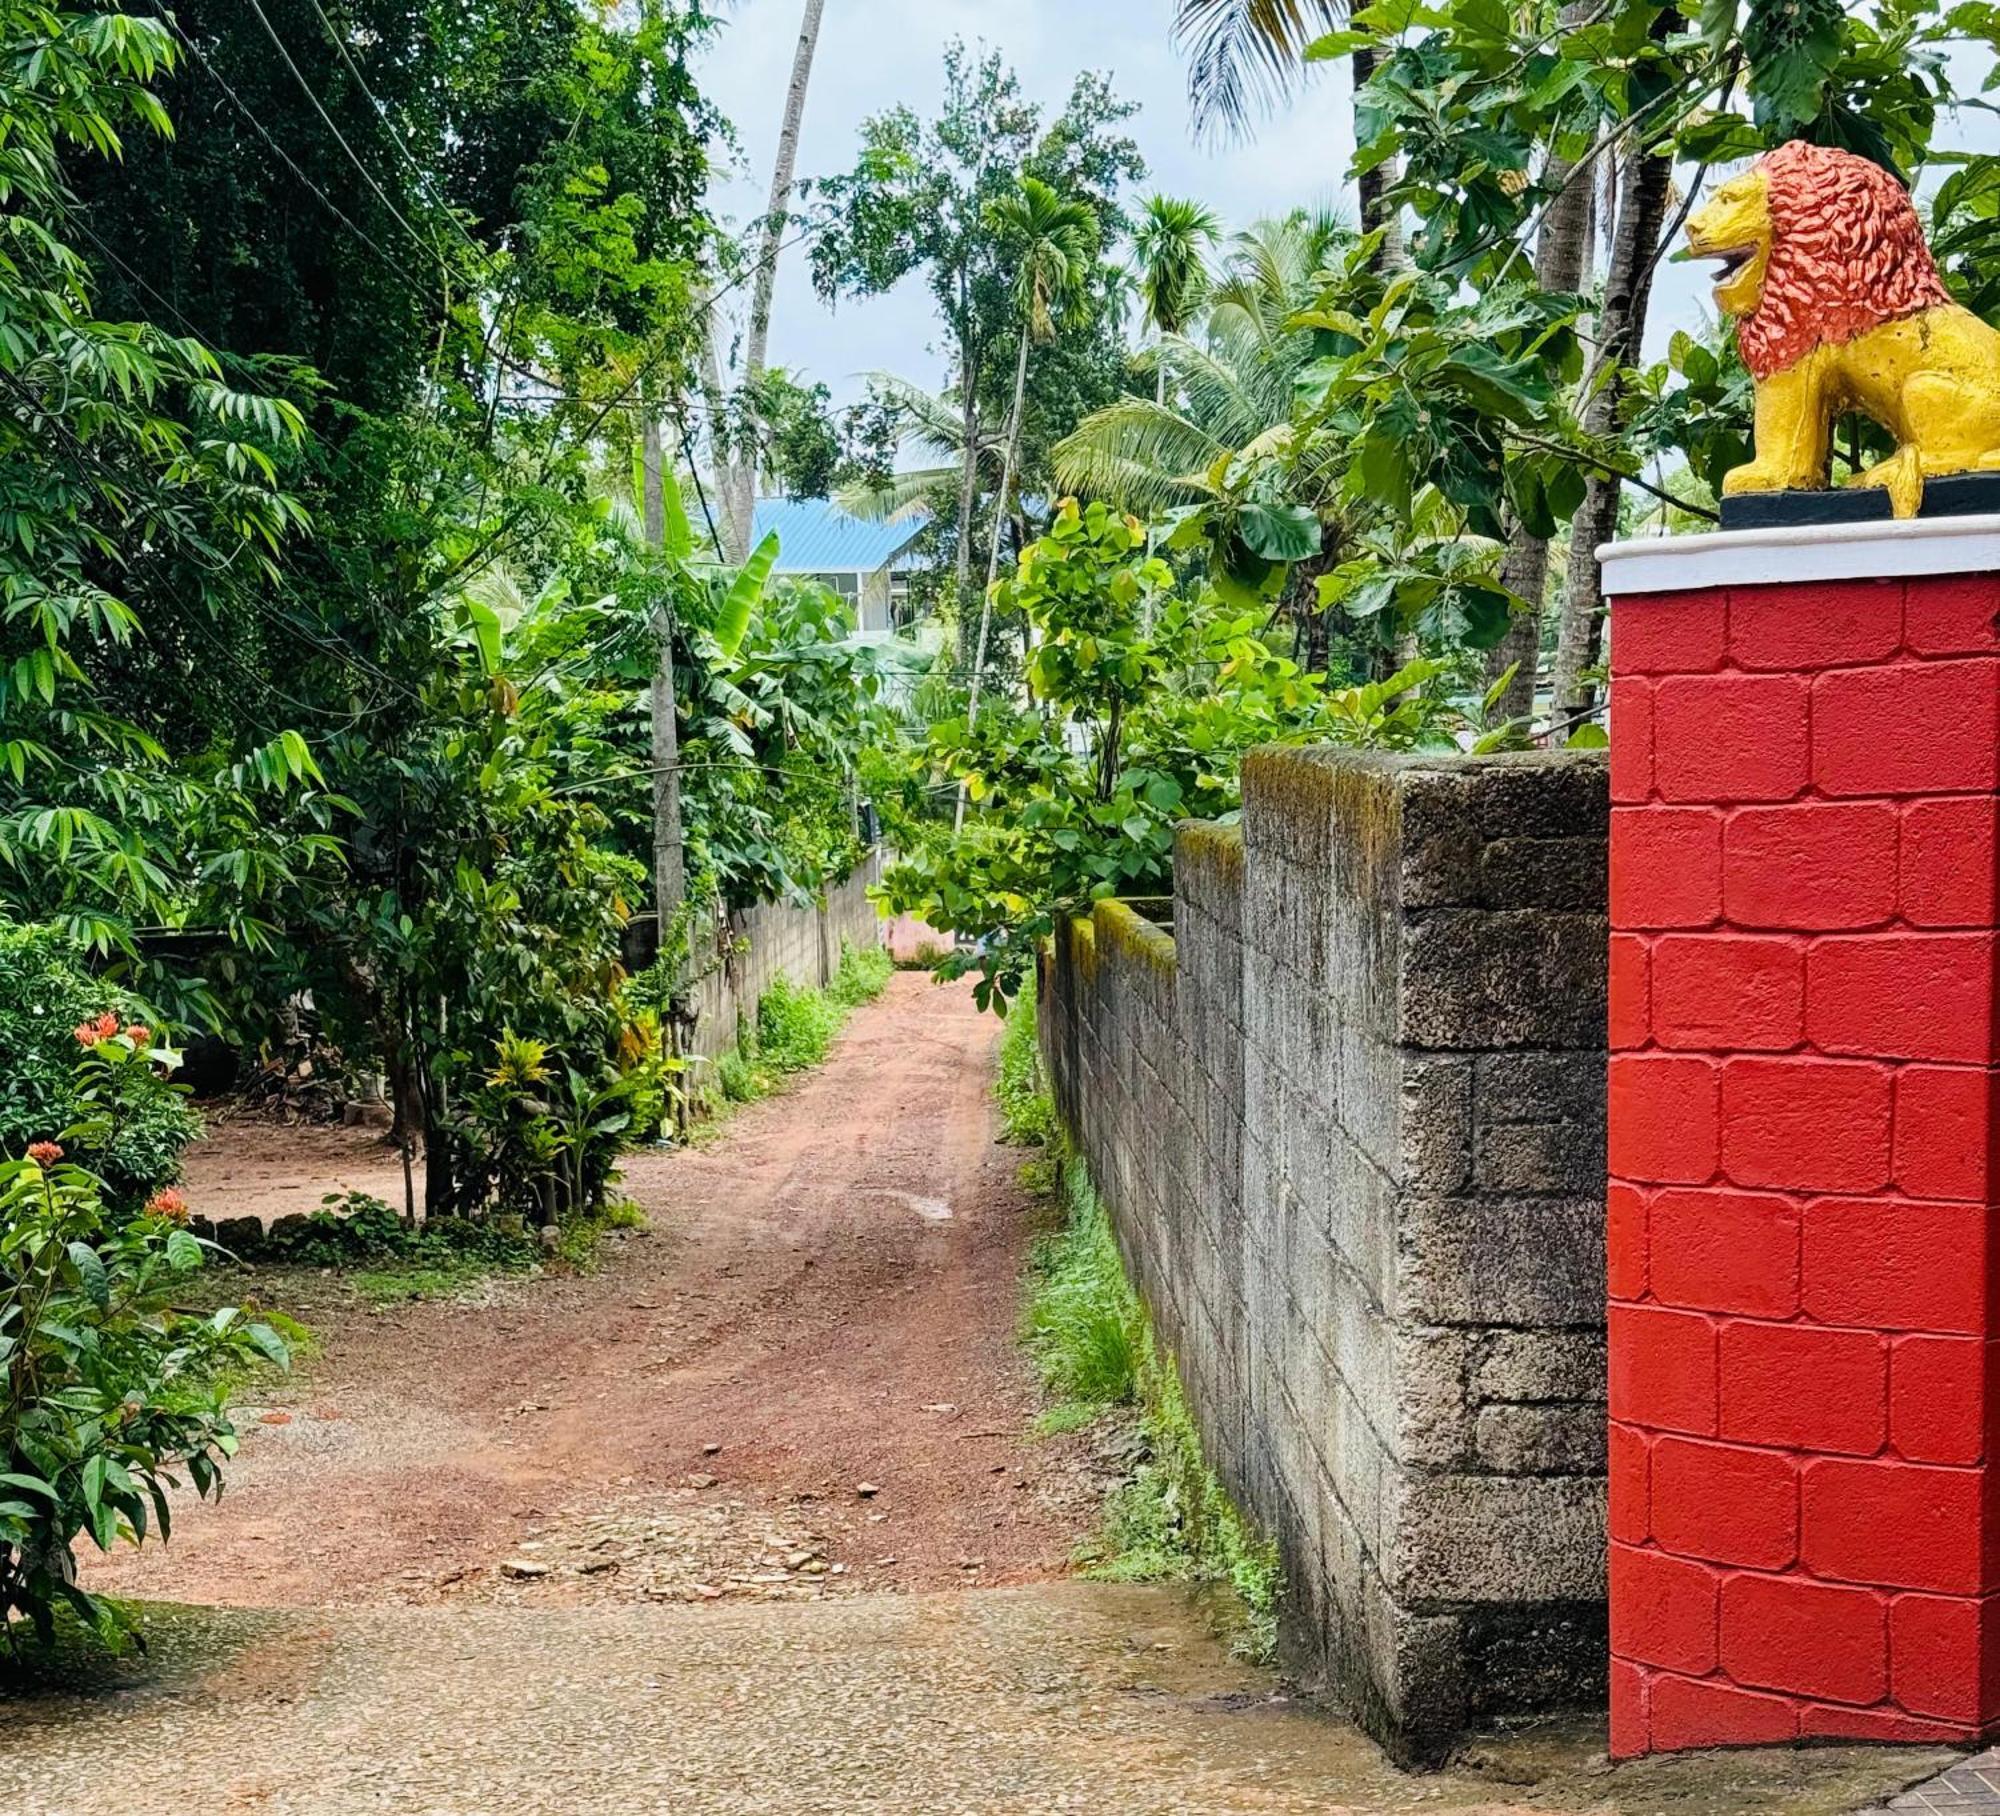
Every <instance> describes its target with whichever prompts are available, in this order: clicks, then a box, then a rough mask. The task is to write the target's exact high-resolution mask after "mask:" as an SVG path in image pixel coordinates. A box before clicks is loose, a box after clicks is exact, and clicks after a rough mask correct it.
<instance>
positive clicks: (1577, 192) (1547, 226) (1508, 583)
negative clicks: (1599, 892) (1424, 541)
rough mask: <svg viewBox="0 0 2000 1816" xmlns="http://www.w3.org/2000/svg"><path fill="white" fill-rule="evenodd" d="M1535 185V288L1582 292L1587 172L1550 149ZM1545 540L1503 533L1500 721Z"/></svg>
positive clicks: (1534, 629) (1489, 669)
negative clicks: (1538, 214) (1508, 612)
mask: <svg viewBox="0 0 2000 1816" xmlns="http://www.w3.org/2000/svg"><path fill="white" fill-rule="evenodd" d="M1589 12H1590V0H1568V3H1567V4H1566V5H1565V6H1564V8H1563V12H1562V20H1561V23H1562V24H1563V25H1564V26H1566V27H1570V28H1572V29H1573V28H1575V27H1577V26H1580V25H1582V24H1583V23H1584V22H1585V20H1586V19H1587V18H1588V16H1589ZM1542 186H1543V187H1544V188H1545V189H1550V190H1553V191H1554V198H1553V200H1551V201H1550V202H1549V204H1548V209H1547V212H1546V213H1545V214H1544V215H1543V217H1542V224H1541V226H1540V227H1539V228H1537V229H1536V232H1535V282H1536V283H1537V284H1539V285H1540V286H1541V287H1542V289H1544V290H1546V291H1551V292H1554V293H1556V294H1558V295H1561V294H1565V293H1570V292H1576V291H1581V290H1582V289H1583V288H1584V278H1585V274H1586V273H1587V271H1588V270H1589V266H1590V250H1591V239H1592V234H1591V215H1592V203H1593V201H1594V200H1595V197H1596V182H1595V176H1594V173H1593V172H1592V170H1591V169H1590V167H1589V166H1587V165H1586V166H1585V167H1584V168H1583V169H1581V170H1579V169H1577V168H1576V166H1575V164H1574V163H1573V161H1572V160H1571V159H1570V158H1568V157H1566V156H1565V155H1564V152H1563V150H1562V148H1561V147H1560V146H1558V145H1553V144H1552V145H1551V146H1550V147H1549V149H1548V152H1547V154H1546V157H1545V161H1544V165H1543V171H1542ZM1548 576H1549V539H1548V537H1546V536H1541V535H1537V534H1536V533H1535V530H1534V528H1533V527H1532V526H1530V525H1529V524H1528V523H1526V522H1524V521H1523V520H1522V519H1521V518H1520V517H1519V516H1518V515H1515V516H1514V517H1513V519H1512V522H1511V523H1510V525H1509V527H1508V533H1507V557H1506V559H1505V560H1504V561H1503V562H1502V563H1501V566H1500V578H1501V583H1502V584H1503V585H1504V586H1505V587H1506V588H1507V590H1508V591H1509V592H1510V593H1512V594H1513V595H1514V596H1515V598H1517V599H1518V600H1520V601H1521V602H1522V603H1521V606H1520V607H1519V608H1517V610H1516V614H1515V618H1514V622H1513V624H1511V625H1510V626H1509V627H1508V631H1507V635H1506V636H1505V637H1503V638H1502V639H1501V640H1500V641H1499V642H1498V643H1496V644H1495V645H1494V646H1493V648H1492V650H1491V651H1489V652H1488V655H1487V661H1486V680H1487V683H1488V685H1489V686H1493V687H1499V688H1500V693H1499V695H1498V696H1497V698H1496V701H1495V706H1496V709H1497V710H1498V711H1499V712H1500V714H1501V715H1502V716H1503V717H1505V718H1513V719H1527V718H1529V717H1531V716H1532V715H1533V713H1534V710H1535V687H1536V682H1537V680H1538V679H1539V674H1540V666H1541V657H1542V602H1543V597H1544V595H1545V594H1546V593H1547V591H1548Z"/></svg>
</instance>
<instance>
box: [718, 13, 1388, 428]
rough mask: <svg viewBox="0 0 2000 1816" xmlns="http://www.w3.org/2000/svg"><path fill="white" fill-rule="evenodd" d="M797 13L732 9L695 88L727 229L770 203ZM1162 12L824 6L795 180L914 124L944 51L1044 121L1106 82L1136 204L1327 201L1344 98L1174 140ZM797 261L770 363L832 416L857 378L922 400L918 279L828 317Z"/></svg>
mask: <svg viewBox="0 0 2000 1816" xmlns="http://www.w3.org/2000/svg"><path fill="white" fill-rule="evenodd" d="M799 14H800V0H739V4H738V5H737V6H736V7H735V8H734V9H733V11H732V12H731V13H730V14H729V15H728V17H727V19H726V21H725V23H724V24H723V26H722V27H721V30H720V32H719V34H718V36H717V39H716V41H715V43H714V45H713V46H712V47H711V48H710V49H709V51H708V52H707V53H706V54H705V55H704V57H703V59H702V61H701V64H700V66H699V72H698V73H699V76H700V80H701V83H702V87H703V90H704V92H705V93H706V94H707V95H708V97H709V99H710V100H711V101H712V102H714V104H715V105H716V106H717V107H718V108H720V109H721V111H722V113H723V114H724V115H725V116H726V117H727V118H728V119H729V120H730V121H731V123H732V124H733V125H734V126H735V128H736V134H737V137H738V139H739V141H740V143H741V146H742V152H743V158H744V162H745V165H746V167H747V170H746V173H744V174H741V175H738V176H736V177H735V178H734V180H729V179H727V178H724V177H722V175H721V173H718V178H719V180H718V182H717V184H716V187H715V191H714V198H713V199H714V204H715V206H716V207H717V209H718V210H720V211H722V212H723V213H725V214H726V215H727V216H728V217H729V218H730V219H731V220H732V221H734V222H735V223H738V224H740V223H742V222H743V221H745V220H750V219H754V218H755V217H756V216H757V215H758V214H759V213H760V212H761V211H762V209H763V207H764V204H765V198H766V197H767V195H768V194H769V191H770V183H771V160H772V157H773V156H774V155H775V153H776V150H777V143H778V126H779V123H780V119H781V116H782V114H783V111H784V100H785V88H786V85H787V83H788V82H789V80H790V78H791V68H792V53H793V51H794V50H795V48H796V47H797V44H798V35H799ZM1167 17H1168V7H1167V0H984V4H975V3H974V0H826V18H825V24H824V26H823V27H822V29H821V33H820V42H819V55H818V58H817V59H816V61H815V62H814V65H813V76H812V86H811V87H810V88H809V89H808V91H807V95H806V115H805V129H804V132H803V133H802V134H801V136H800V142H799V174H800V175H801V176H820V175H828V174H831V173H833V172H835V171H840V170H845V169H846V168H847V167H848V166H849V165H851V164H852V163H853V161H854V151H855V146H856V143H857V138H856V133H857V129H858V128H859V127H860V125H861V122H862V121H863V120H864V119H866V118H867V117H868V116H869V115H870V114H874V113H879V112H881V111H882V110H883V109H884V108H888V107H893V106H895V105H896V104H897V103H898V102H907V103H908V104H909V105H910V106H912V107H914V108H915V109H916V110H917V111H918V113H920V114H922V115H924V116H926V117H928V116H929V115H930V114H931V113H933V112H934V111H935V109H936V106H937V103H938V100H939V98H940V95H941V93H942V90H943V74H942V70H943V53H944V47H945V44H946V43H947V42H948V41H949V40H950V39H952V38H954V37H958V38H963V39H964V40H965V41H966V42H967V43H968V44H973V45H976V44H979V43H982V42H983V43H986V44H989V45H991V46H993V47H994V48H995V49H997V50H999V51H1001V52H1003V53H1004V54H1005V56H1006V57H1007V58H1008V60H1009V61H1010V62H1011V63H1012V64H1013V66H1014V68H1015V70H1016V71H1017V72H1018V73H1019V75H1020V78H1021V85H1022V88H1023V90H1024V91H1025V92H1026V94H1027V96H1028V98H1029V99H1030V100H1033V101H1036V102H1038V103H1040V104H1041V106H1042V108H1043V112H1044V117H1045V118H1046V117H1049V116H1052V115H1054V114H1055V113H1057V112H1059V111H1060V110H1061V107H1062V104H1063V102H1064V100H1065V99H1066V98H1067V96H1068V93H1069V87H1070V83H1071V81H1072V80H1073V79H1074V77H1075V74H1076V72H1077V71H1078V70H1079V69H1082V68H1093V69H1101V70H1105V71H1107V72H1108V73H1109V74H1110V76H1111V78H1112V86H1113V88H1114V90H1115V92H1116V93H1118V94H1119V95H1121V96H1123V97H1124V98H1125V99H1127V100H1130V101H1136V102H1138V103H1139V104H1140V108H1141V111H1140V113H1139V115H1138V117H1137V118H1136V119H1134V120H1133V121H1132V122H1131V123H1130V124H1129V126H1128V127H1127V129H1126V130H1127V131H1128V132H1130V133H1131V134H1132V136H1133V137H1134V138H1135V139H1137V140H1138V142H1139V148H1140V150H1141V152H1142V153H1143V154H1144V156H1145V159H1146V163H1147V166H1148V169H1149V175H1148V177H1147V179H1146V185H1145V188H1146V190H1147V191H1149V192H1150V191H1152V190H1164V191H1166V192H1167V193H1169V194H1173V195H1193V196H1198V197H1199V198H1200V199H1201V200H1203V201H1205V202H1207V203H1208V205H1209V206H1210V207H1211V208H1213V209H1215V210H1216V211H1217V213H1219V214H1220V215H1221V216H1222V217H1223V219H1224V221H1225V222H1226V223H1228V224H1229V225H1230V226H1232V227H1233V226H1240V225H1245V224H1247V223H1249V222H1250V221H1253V220H1255V219H1257V218H1258V217H1259V216H1260V215H1264V214H1271V213H1282V212H1285V211H1286V210H1289V209H1291V208H1294V207H1297V206H1299V205H1300V204H1302V203H1310V202H1313V201H1316V200H1323V199H1329V198H1341V199H1343V201H1344V205H1345V207H1346V209H1347V211H1348V212H1349V213H1350V214H1352V212H1353V202H1352V198H1351V197H1344V196H1343V185H1342V183H1341V178H1340V173H1341V172H1342V171H1343V170H1345V169H1346V167H1347V161H1348V158H1349V156H1350V154H1351V152H1352V149H1353V137H1354V135H1353V131H1352V128H1351V126H1350V124H1349V121H1348V117H1347V110H1348V104H1347V96H1346V91H1345V87H1344V85H1342V84H1341V83H1339V81H1338V79H1337V78H1335V77H1332V76H1331V75H1328V74H1318V73H1315V74H1314V75H1312V76H1310V77H1309V78H1308V83H1307V86H1306V88H1305V90H1304V91H1303V92H1302V94H1301V95H1300V97H1299V98H1298V99H1297V100H1296V101H1295V102H1294V103H1293V105H1292V106H1291V107H1289V108H1287V109H1286V110H1285V111H1284V112H1283V113H1281V114H1279V115H1277V116H1275V117H1274V118H1272V119H1271V120H1269V121H1267V122H1265V123H1263V125H1262V126H1261V127H1260V129H1259V131H1258V132H1257V135H1256V137H1255V139H1254V140H1253V141H1252V142H1250V143H1248V144H1240V145H1221V146H1206V145H1197V144H1196V143H1195V142H1194V140H1193V139H1192V137H1191V136H1190V133H1189V130H1188V110H1187V77H1186V71H1185V69H1184V67H1183V65H1182V63H1181V60H1180V57H1179V55H1178V54H1177V53H1176V52H1175V50H1174V48H1173V46H1172V44H1171V42H1170V41H1169V37H1168V30H1167ZM800 250H801V249H794V250H793V251H791V252H789V253H788V254H787V255H786V257H785V261H784V263H783V264H782V265H781V266H780V267H779V272H778V295H777V305H776V308H775V310H774V312H773V315H772V323H771V358H772V361H773V363H775V364H778V365H782V366H784V367H786V368H787V369H788V370H790V371H791V372H792V373H793V374H794V375H795V376H798V377H803V378H805V379H806V380H808V381H813V380H817V381H819V382H821V383H824V384H825V385H826V386H827V387H828V388H829V389H830V390H831V391H832V393H833V398H834V402H835V403H836V405H839V404H845V403H851V402H855V401H858V400H859V398H860V397H861V395H862V393H863V391H864V390H865V375H866V374H867V373H868V372H870V371H874V370H882V371H891V372H895V373H898V374H900V375H901V376H903V377H905V378H910V379H915V380H917V381H919V382H922V383H926V384H930V385H932V386H936V385H939V384H942V382H943V380H944V376H945V361H944V358H943V356H942V354H941V353H940V352H939V351H938V350H937V349H938V346H939V339H940V336H939V329H938V325H937V323H936V321H935V320H934V318H933V316H932V314H931V307H930V299H929V296H928V293H927V292H926V291H925V290H924V287H923V284H922V281H921V280H920V279H915V278H913V279H910V280H907V281H906V282H905V283H903V284H902V285H901V286H899V288H898V289H897V290H896V291H894V292H893V293H892V294H890V295H889V296H886V297H878V298H868V299H864V300H862V301H858V302H854V301H848V302H843V303H842V304H841V305H840V307H839V310H838V312H833V311H829V310H828V309H827V308H826V306H825V305H824V304H822V303H821V302H820V300H819V298H818V297H817V296H816V295H815V294H814V293H813V288H812V283H811V280H810V277H809V275H808V273H807V270H806V263H805V260H804V258H803V257H801V256H800Z"/></svg>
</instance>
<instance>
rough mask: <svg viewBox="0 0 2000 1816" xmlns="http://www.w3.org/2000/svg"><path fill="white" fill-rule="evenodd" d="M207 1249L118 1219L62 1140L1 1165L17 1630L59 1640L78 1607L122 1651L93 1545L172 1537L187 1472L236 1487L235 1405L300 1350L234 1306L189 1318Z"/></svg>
mask: <svg viewBox="0 0 2000 1816" xmlns="http://www.w3.org/2000/svg"><path fill="white" fill-rule="evenodd" d="M203 1250H204V1245H203V1244H202V1243H200V1242H199V1241H197V1240H196V1239H195V1238H194V1237H193V1236H191V1235H189V1234H188V1232H187V1231H186V1230H185V1229H183V1228H181V1227H180V1225H179V1223H178V1222H176V1221H175V1220H174V1218H173V1216H172V1215H170V1214H165V1207H163V1214H160V1215H154V1214H152V1213H150V1212H148V1213H146V1214H143V1215H140V1216H138V1217H132V1218H127V1219H122V1220H121V1219H118V1218H115V1217H113V1216H112V1214H111V1213H110V1212H109V1211H108V1210H107V1208H106V1206H105V1204H104V1201H103V1197H102V1193H101V1189H100V1187H99V1183H98V1181H97V1179H96V1178H95V1177H94V1176H93V1175H91V1174H90V1173H88V1172H86V1171H84V1169H83V1168H81V1167H79V1166H77V1165H75V1164H74V1163H73V1162H71V1161H68V1160H66V1159H65V1158H64V1154H63V1149H62V1148H61V1147H60V1146H58V1145H56V1144H53V1143H41V1144H37V1145H36V1146H35V1147H34V1148H33V1149H32V1150H31V1151H30V1153H29V1155H28V1156H27V1157H26V1158H21V1159H13V1160H8V1161H6V1162H4V1163H0V1464H3V1465H4V1468H0V1633H4V1636H5V1638H6V1640H7V1641H8V1642H9V1643H10V1644H11V1643H16V1641H17V1628H16V1623H17V1621H20V1620H25V1621H26V1622H27V1623H28V1624H29V1625H30V1626H31V1627H33V1628H34V1629H35V1631H36V1632H37V1633H38V1634H39V1635H40V1637H41V1638H42V1639H44V1640H45V1641H46V1640H47V1638H48V1637H49V1634H50V1632H51V1627H52V1621H53V1616H54V1613H55V1611H56V1610H57V1609H58V1608H59V1607H66V1608H67V1609H68V1610H69V1611H70V1612H71V1613H73V1614H74V1615H75V1616H76V1617H77V1618H78V1619H79V1620H80V1621H82V1622H83V1623H84V1624H85V1625H86V1626H87V1627H88V1628H89V1629H90V1630H92V1631H93V1632H94V1633H96V1634H97V1635H98V1636H99V1637H100V1638H102V1639H104V1640H107V1641H113V1642H116V1641H117V1640H119V1639H120V1638H122V1637H123V1635H124V1634H125V1632H126V1629H127V1627H128V1617H127V1616H126V1614H125V1612H124V1611H123V1610H122V1609H121V1608H119V1607H118V1606H117V1605H116V1604H114V1603H110V1602H107V1601H103V1600H101V1599H99V1598H96V1597H93V1596H91V1595H89V1594H88V1593H87V1592H86V1591H84V1590H83V1589H82V1588H80V1587H79V1586H78V1584H77V1581H76V1544H77V1541H78V1540H79V1538H84V1537H87V1538H89V1539H90V1541H91V1542H92V1543H93V1544H95V1545H96V1546H97V1548H98V1549H99V1550H100V1551H109V1550H110V1549H111V1547H112V1546H113V1545H114V1544H116V1543H117V1542H118V1540H119V1539H120V1538H127V1539H130V1540H131V1541H133V1542H134V1543H140V1542H143V1541H144V1540H145V1538H146V1537H147V1536H148V1535H149V1533H155V1532H156V1533H157V1534H158V1536H159V1537H160V1538H161V1539H162V1540H164V1539H165V1538H166V1537H167V1536H168V1532H169V1530H170V1525H171V1513H170V1509H169V1506H168V1500H167V1491H168V1489H169V1488H172V1487H176V1486H178V1485H179V1482H180V1479H181V1476H182V1475H183V1474H185V1476H186V1479H187V1481H188V1482H189V1483H190V1484H191V1485H192V1486H193V1488H194V1490H195V1492H196V1493H197V1494H200V1495H203V1496H207V1495H211V1494H216V1493H219V1492H220V1490H221V1473H220V1472H221V1466H222V1464H223V1462H224V1461H225V1460H226V1459H227V1458H228V1457H229V1456H231V1455H233V1454H234V1452H235V1448H236V1433H235V1429H234V1427H233V1426H232V1425H231V1423H230V1419H229V1413H228V1405H227V1397H228V1381H229V1379H230V1377H231V1376H232V1374H233V1373H234V1372H235V1371H237V1370H240V1369H241V1368H243V1367H244V1366H246V1365H247V1364H248V1363H249V1362H250V1361H251V1360H252V1359H254V1358H259V1357H261V1358H262V1359H264V1360H266V1361H268V1362H272V1363H276V1364H279V1365H283V1364H284V1363H285V1362H286V1360H287V1354H286V1350H285V1345H284V1342H283V1339H282V1338H280V1337H279V1336H278V1334H277V1333H276V1332H275V1331H274V1330H272V1329H271V1327H270V1326H269V1325H266V1324H261V1323H253V1322H250V1321H248V1320H246V1319H245V1318H244V1317H243V1316H242V1315H241V1314H240V1313H239V1312H237V1311H236V1310H234V1309H233V1308H225V1309H223V1310H220V1311H217V1312H214V1313H212V1314H210V1315H208V1316H197V1315H194V1314H190V1313H186V1312H183V1311H181V1310H179V1309H177V1308H178V1306H179V1304H180V1303H181V1302H182V1301H183V1300H184V1299H185V1298H186V1296H187V1291H188V1287H189V1284H190V1281H191V1279H192V1277H193V1275H194V1274H195V1273H196V1272H197V1271H198V1270H199V1268H200V1267H201V1264H202V1260H203Z"/></svg>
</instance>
